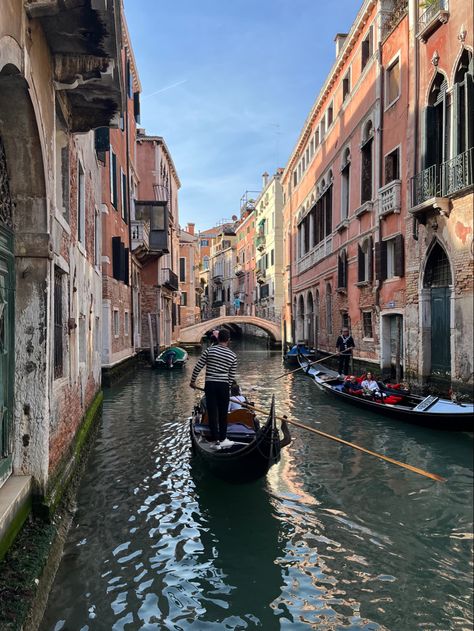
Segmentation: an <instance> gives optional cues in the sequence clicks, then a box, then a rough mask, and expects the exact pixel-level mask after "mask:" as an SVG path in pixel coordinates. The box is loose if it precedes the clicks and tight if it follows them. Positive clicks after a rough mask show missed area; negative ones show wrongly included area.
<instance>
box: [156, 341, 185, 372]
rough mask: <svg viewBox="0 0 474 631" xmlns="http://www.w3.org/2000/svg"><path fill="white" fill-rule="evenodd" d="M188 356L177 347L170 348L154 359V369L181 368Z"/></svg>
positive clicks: (182, 349)
mask: <svg viewBox="0 0 474 631" xmlns="http://www.w3.org/2000/svg"><path fill="white" fill-rule="evenodd" d="M188 357H189V355H188V354H187V352H186V351H185V350H184V348H180V347H179V346H170V348H166V349H165V350H164V351H162V352H161V353H160V354H159V355H158V357H157V358H156V359H155V368H169V369H171V368H182V367H183V366H184V364H185V363H186V362H187V361H188Z"/></svg>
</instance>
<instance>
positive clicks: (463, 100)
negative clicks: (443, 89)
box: [454, 49, 474, 184]
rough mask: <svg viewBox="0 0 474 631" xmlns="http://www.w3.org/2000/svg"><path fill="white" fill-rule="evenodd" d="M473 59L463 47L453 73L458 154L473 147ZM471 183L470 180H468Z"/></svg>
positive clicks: (456, 148) (456, 149)
mask: <svg viewBox="0 0 474 631" xmlns="http://www.w3.org/2000/svg"><path fill="white" fill-rule="evenodd" d="M473 66H474V61H473V56H472V53H471V52H470V51H468V50H467V49H464V51H463V53H462V55H461V58H460V60H459V63H458V65H457V68H456V74H455V75H454V94H455V99H456V113H455V119H454V120H455V129H454V133H455V153H456V155H459V154H461V153H464V152H465V151H468V150H469V149H471V148H472V147H474V120H473V108H474V88H473V74H474V68H473ZM470 184H472V181H471V182H470Z"/></svg>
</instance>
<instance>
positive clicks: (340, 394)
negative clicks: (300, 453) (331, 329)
mask: <svg viewBox="0 0 474 631" xmlns="http://www.w3.org/2000/svg"><path fill="white" fill-rule="evenodd" d="M299 364H300V366H301V367H302V368H303V369H304V371H305V372H306V373H307V374H308V375H309V376H310V377H312V378H313V379H314V381H315V383H316V385H317V386H318V387H319V389H320V390H322V391H323V392H326V393H328V394H330V395H332V396H334V397H336V398H337V399H339V400H340V401H344V402H346V403H349V404H351V405H356V406H357V407H360V408H364V409H365V410H370V411H372V412H375V413H377V414H383V415H385V416H389V417H391V418H393V419H395V420H397V421H404V422H406V423H414V424H416V425H422V426H424V427H429V428H432V429H441V430H451V431H469V432H472V431H473V430H474V405H473V404H472V403H457V402H455V401H449V400H447V399H441V398H439V397H437V396H434V395H429V396H427V397H421V396H417V395H415V394H411V393H410V392H407V391H401V390H395V389H393V388H390V386H386V385H385V384H382V383H379V386H380V391H381V393H382V395H383V396H378V397H374V398H372V397H370V396H369V397H366V396H362V395H354V394H349V393H347V392H345V391H344V382H343V381H341V379H340V378H338V376H337V373H335V372H334V371H332V370H329V369H324V370H321V368H320V367H319V366H318V367H313V366H311V365H309V364H310V362H308V360H307V359H306V358H304V357H301V356H300V357H299Z"/></svg>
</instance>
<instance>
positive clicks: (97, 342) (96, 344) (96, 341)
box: [94, 316, 101, 353]
mask: <svg viewBox="0 0 474 631" xmlns="http://www.w3.org/2000/svg"><path fill="white" fill-rule="evenodd" d="M94 350H95V352H96V353H100V352H101V348H100V318H99V316H96V318H95V327H94Z"/></svg>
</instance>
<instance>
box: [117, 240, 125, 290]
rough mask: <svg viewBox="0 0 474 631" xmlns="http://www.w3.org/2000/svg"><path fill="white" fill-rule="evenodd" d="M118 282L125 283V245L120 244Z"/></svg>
mask: <svg viewBox="0 0 474 631" xmlns="http://www.w3.org/2000/svg"><path fill="white" fill-rule="evenodd" d="M118 280H123V281H125V244H124V243H122V242H120V277H119V279H118Z"/></svg>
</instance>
